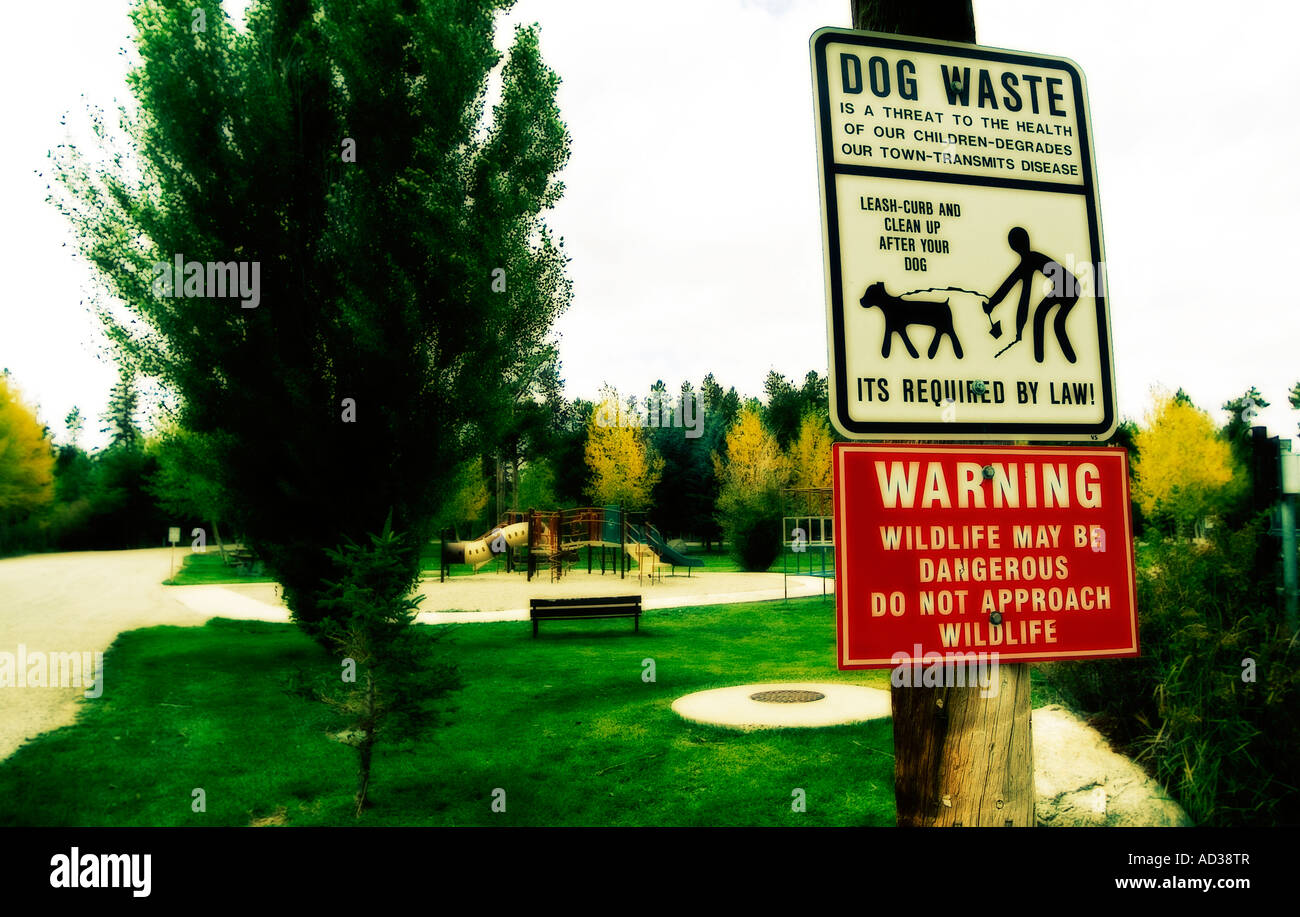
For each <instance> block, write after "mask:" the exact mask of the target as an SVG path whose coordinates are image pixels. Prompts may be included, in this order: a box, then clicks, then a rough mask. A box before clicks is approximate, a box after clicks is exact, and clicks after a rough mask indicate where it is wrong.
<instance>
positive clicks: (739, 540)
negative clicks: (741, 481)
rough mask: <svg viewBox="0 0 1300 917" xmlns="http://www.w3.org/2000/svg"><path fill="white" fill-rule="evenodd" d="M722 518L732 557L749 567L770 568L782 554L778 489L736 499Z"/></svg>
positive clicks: (757, 569) (757, 568)
mask: <svg viewBox="0 0 1300 917" xmlns="http://www.w3.org/2000/svg"><path fill="white" fill-rule="evenodd" d="M719 521H720V522H721V523H722V530H723V533H724V535H725V536H726V539H727V544H728V545H729V546H730V549H731V556H732V557H734V558H735V559H736V562H737V563H739V564H740V566H741V567H743V568H744V569H746V570H753V571H757V572H760V573H761V572H763V571H766V570H767V569H768V568H769V567H771V566H772V564H773V563H774V562H775V561H776V558H777V556H778V555H779V554H780V553H781V502H780V493H779V492H777V491H764V492H760V493H758V494H755V495H753V496H752V497H749V498H748V499H744V500H737V501H734V502H732V503H731V504H730V505H729V506H728V508H727V509H726V510H724V511H723V512H721V513H720V515H719Z"/></svg>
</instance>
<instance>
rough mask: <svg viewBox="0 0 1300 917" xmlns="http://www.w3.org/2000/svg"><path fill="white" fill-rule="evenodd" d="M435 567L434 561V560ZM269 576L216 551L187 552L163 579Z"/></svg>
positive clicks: (175, 582)
mask: <svg viewBox="0 0 1300 917" xmlns="http://www.w3.org/2000/svg"><path fill="white" fill-rule="evenodd" d="M435 569H436V562H435ZM273 582H275V580H273V579H272V578H271V577H269V576H260V575H258V576H254V575H251V574H242V573H240V572H239V571H238V569H237V568H236V567H233V566H230V565H228V564H227V563H225V561H223V560H222V559H221V554H220V553H219V552H218V551H215V550H213V551H210V552H208V553H204V554H194V553H187V554H186V555H185V559H184V560H183V561H182V562H181V567H180V569H179V570H177V571H176V573H175V574H174V575H173V576H172V577H170V578H169V579H165V580H163V585H164V586H217V585H228V584H230V583H273Z"/></svg>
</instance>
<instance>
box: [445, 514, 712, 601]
mask: <svg viewBox="0 0 1300 917" xmlns="http://www.w3.org/2000/svg"><path fill="white" fill-rule="evenodd" d="M448 534H449V533H446V532H444V533H443V538H442V540H441V545H442V547H441V559H440V564H439V582H445V581H446V579H447V577H448V576H449V575H450V572H451V565H452V564H461V563H463V564H471V565H473V567H474V571H475V572H478V571H479V570H480V569H482V568H483V566H485V565H486V564H489V563H491V562H492V561H494V560H496V559H498V558H504V560H505V565H506V571H507V572H511V571H513V570H514V569H515V568H516V567H518V566H523V567H525V569H526V571H527V577H528V580H529V581H530V582H531V581H532V578H533V576H535V575H537V574H538V571H539V569H541V568H543V567H545V568H546V569H547V570H549V571H550V578H551V582H555V581H557V580H559V579H561V578H562V577H563V576H564V574H565V573H566V572H568V571H569V570H570V569H572V567H573V566H574V564H576V563H578V562H579V560H580V559H581V550H582V548H586V549H587V572H588V573H591V572H593V569H594V566H595V549H596V548H600V572H601V573H602V574H604V573H605V572H606V569H607V567H608V569H611V570H612V571H613V572H616V573H618V574H619V577H620V579H621V578H625V577H626V576H627V574H628V571H629V569H630V566H629V565H630V563H632V562H635V563H636V566H637V577H638V579H642V578H645V577H647V576H649V577H651V578H656V577H662V575H663V570H664V569H669V570H671V571H673V572H674V573H675V572H676V568H677V567H685V568H686V573H687V576H689V575H690V568H691V567H698V566H701V565H703V563H704V561H703V560H702V559H701V558H698V557H688V556H687V555H685V554H682V553H681V552H680V551H678V550H676V549H675V548H673V547H671V546H670V545H669V544H668V543H667V541H665V540H664V538H663V536H661V535H660V534H659V531H658V529H656V528H655V527H654V526H653V525H651V524H650V523H649V521H648V520H647V519H646V514H645V513H643V512H634V511H631V510H624V509H623V508H622V507H620V506H605V507H596V506H584V507H578V508H576V509H562V510H553V511H545V512H539V511H537V510H531V509H530V510H529V511H528V512H526V513H508V514H506V517H505V518H504V519H502V520H501V522H500V524H498V525H497V526H496V527H494V528H493V529H492V530H491V531H489V532H487V533H485V534H484V535H482V536H481V537H479V538H474V539H471V540H469V541H455V540H451V539H449V538H448V537H447V536H448ZM520 555H522V556H520Z"/></svg>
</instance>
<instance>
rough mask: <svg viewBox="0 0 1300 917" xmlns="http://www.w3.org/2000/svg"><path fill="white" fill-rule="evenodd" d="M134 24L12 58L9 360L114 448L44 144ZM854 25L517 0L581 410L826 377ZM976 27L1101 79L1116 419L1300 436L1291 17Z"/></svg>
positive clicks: (63, 16) (1061, 16)
mask: <svg viewBox="0 0 1300 917" xmlns="http://www.w3.org/2000/svg"><path fill="white" fill-rule="evenodd" d="M128 8H129V3H128V2H127V0H42V2H39V3H25V4H16V5H13V6H11V7H10V8H9V9H8V10H7V16H6V18H7V21H8V22H9V27H8V28H7V29H6V30H5V33H4V37H3V38H0V48H2V49H3V50H2V53H0V84H2V85H4V86H5V87H7V88H6V92H5V96H4V103H3V104H4V107H3V112H2V113H3V123H4V124H5V125H6V127H7V128H8V130H7V131H6V137H5V143H4V144H3V148H2V149H0V189H2V192H0V201H3V205H4V214H5V219H4V220H3V223H0V259H3V260H2V261H0V269H3V276H4V277H5V279H6V282H7V287H8V295H6V296H5V297H3V298H0V367H8V368H9V369H10V370H11V371H12V373H13V377H14V379H15V381H16V382H17V383H18V385H19V386H20V387H21V388H22V389H23V391H24V392H25V394H26V396H27V399H28V400H29V401H34V402H36V403H37V404H38V405H39V408H40V415H41V419H42V420H43V421H44V422H45V423H47V424H49V426H50V428H51V429H52V430H53V431H54V433H55V435H56V436H62V434H63V417H64V415H65V414H66V413H67V412H68V410H70V409H71V407H72V406H73V405H79V406H80V407H81V409H82V413H83V416H85V417H87V424H86V426H87V431H88V433H90V432H91V431H96V430H98V428H99V426H100V424H99V422H98V421H99V415H100V414H101V413H102V412H103V410H104V406H105V404H106V402H107V395H108V391H109V388H110V387H111V386H112V384H113V382H114V381H115V380H116V369H115V367H114V366H113V365H112V363H111V362H107V361H105V360H103V358H102V356H100V355H99V352H100V348H101V347H102V340H103V339H102V335H101V334H100V332H99V330H98V327H97V323H96V320H95V319H94V317H93V316H92V315H91V314H90V313H89V312H88V311H87V310H86V306H85V305H83V301H88V299H89V293H90V291H91V290H92V289H93V286H94V280H93V277H92V275H91V272H90V271H89V270H88V268H87V267H86V265H85V264H84V263H83V262H81V261H80V260H79V259H78V258H77V257H75V256H74V249H73V246H72V243H71V240H70V237H69V234H68V230H67V226H66V225H65V224H64V222H63V221H62V218H61V217H60V216H59V215H58V213H57V212H56V211H55V210H54V209H53V208H52V207H51V206H49V205H48V204H46V203H44V197H45V186H46V183H47V177H48V170H46V168H45V162H46V152H47V151H48V150H50V149H51V148H53V147H54V146H55V145H56V144H58V143H60V142H62V141H63V140H65V139H66V137H67V136H68V131H69V130H70V131H71V132H72V133H71V136H73V137H74V138H84V137H85V136H86V131H85V116H84V106H85V103H86V102H87V101H89V102H93V103H96V104H99V105H102V106H104V107H105V108H108V109H109V110H110V111H111V110H113V109H114V108H115V106H116V104H117V102H118V101H120V100H122V99H124V98H125V84H124V80H123V77H124V74H125V70H126V57H125V56H124V55H123V54H122V53H121V52H120V51H119V49H120V48H122V47H124V46H126V45H127V44H128V42H129V22H128V20H127V16H126V11H127V9H128ZM848 9H849V3H848V0H662V2H659V3H655V4H630V3H618V2H595V0H581V2H579V0H520V2H519V3H518V5H517V7H516V9H515V11H514V12H513V13H512V14H511V15H510V16H509V17H508V19H507V20H506V24H505V25H506V27H505V28H503V30H502V35H501V39H500V42H499V43H500V44H504V42H505V41H506V40H508V37H509V30H508V25H509V24H511V23H514V22H534V21H536V22H539V23H540V24H541V26H542V51H543V54H544V57H545V59H546V60H547V62H548V63H549V65H550V66H551V67H552V68H553V69H555V70H556V71H557V72H558V73H559V75H560V77H561V79H562V80H563V84H562V86H561V90H560V97H559V102H560V108H561V112H562V114H563V117H564V118H565V120H566V122H567V123H568V125H569V129H570V132H571V133H572V136H573V156H572V159H571V161H570V164H569V166H568V168H567V169H566V170H565V173H564V175H563V179H564V181H565V183H566V185H567V189H568V190H567V194H566V196H565V199H564V201H563V202H562V203H561V205H560V206H559V208H557V210H556V211H555V212H554V213H553V215H552V216H551V217H550V220H549V222H550V223H551V225H552V226H553V228H554V229H555V231H556V232H557V233H558V234H560V235H563V236H564V237H565V247H566V250H568V251H569V252H570V254H571V256H572V258H573V261H572V263H571V264H570V274H571V276H572V278H573V280H574V289H575V297H574V302H573V306H572V307H571V309H570V310H569V312H568V313H567V314H566V315H565V316H564V317H562V318H561V320H560V322H559V324H558V330H559V331H560V333H561V335H562V338H561V356H562V359H563V363H564V367H563V372H564V376H565V378H566V382H567V385H566V388H567V391H568V394H569V395H570V396H584V397H589V398H590V397H592V396H594V395H595V394H596V392H597V390H598V388H599V387H600V385H601V384H602V383H606V382H607V383H610V384H613V385H615V386H617V387H618V388H619V389H620V390H622V391H624V392H626V393H638V394H644V393H645V392H647V391H648V389H649V387H650V386H651V385H652V384H653V383H654V381H655V380H656V379H660V378H662V379H664V380H665V381H666V382H668V384H669V385H670V386H671V387H673V388H675V387H676V386H677V385H678V384H679V382H680V381H681V380H682V379H683V378H689V379H691V380H692V381H693V382H695V383H697V384H698V382H699V380H700V379H701V378H702V377H703V376H704V374H705V373H706V372H710V371H712V372H714V373H715V374H716V375H717V376H718V378H719V379H720V381H722V382H723V383H724V384H726V385H735V386H736V387H737V389H738V390H740V391H741V392H742V393H748V394H761V386H762V381H763V377H764V376H765V375H766V374H767V372H768V370H769V369H773V368H775V369H777V370H779V371H781V372H783V373H785V374H786V375H788V376H792V377H794V378H796V379H799V378H802V376H803V375H804V373H806V372H807V371H808V370H809V369H814V368H816V369H818V370H819V371H821V372H823V373H824V372H825V371H826V359H827V356H826V354H827V344H826V327H825V292H824V280H823V274H822V261H821V228H820V211H819V202H818V191H817V174H816V150H815V146H814V136H813V119H812V91H811V75H810V64H809V54H808V38H809V36H810V35H811V34H812V32H813V31H814V30H815V29H817V28H818V27H820V26H824V25H839V26H846V25H847V24H848V18H849V13H848ZM975 16H976V28H977V30H978V36H979V40H980V43H981V44H987V45H994V46H998V47H1004V48H1012V49H1016V50H1022V51H1037V52H1041V53H1044V54H1052V55H1059V56H1064V57H1069V58H1072V59H1073V60H1074V61H1076V62H1077V63H1078V64H1079V65H1080V66H1081V67H1082V69H1083V72H1084V74H1085V76H1086V78H1087V81H1088V91H1089V98H1090V105H1091V112H1092V121H1093V134H1094V139H1095V147H1096V159H1097V172H1098V180H1099V187H1100V197H1099V201H1100V207H1101V215H1102V224H1103V230H1104V233H1105V245H1106V255H1107V261H1108V265H1107V266H1108V278H1107V280H1108V287H1107V288H1108V291H1109V293H1110V296H1111V299H1110V304H1111V310H1112V327H1113V337H1114V349H1115V361H1116V377H1117V381H1118V385H1119V399H1120V412H1121V414H1122V415H1124V416H1128V417H1134V418H1140V417H1141V415H1142V413H1143V411H1144V410H1145V408H1146V406H1147V403H1148V400H1149V399H1148V392H1149V390H1150V388H1151V387H1152V386H1153V385H1164V386H1167V387H1169V388H1174V387H1177V386H1182V387H1183V388H1184V389H1186V390H1187V392H1188V393H1189V394H1190V395H1191V396H1192V398H1193V399H1194V400H1195V401H1196V403H1197V404H1199V405H1200V406H1201V407H1204V408H1207V409H1209V410H1211V412H1212V413H1213V415H1214V416H1215V418H1216V420H1222V419H1223V412H1221V411H1219V410H1218V406H1219V405H1220V404H1222V403H1223V402H1224V401H1225V400H1227V399H1229V398H1231V397H1235V396H1237V395H1239V394H1240V393H1241V392H1242V391H1244V390H1245V389H1246V388H1247V387H1248V386H1250V385H1257V386H1258V387H1259V389H1260V391H1261V392H1262V393H1263V395H1264V397H1265V398H1266V399H1268V400H1269V401H1271V402H1272V404H1273V406H1272V407H1271V408H1269V409H1267V410H1265V411H1264V412H1262V414H1261V415H1260V419H1259V420H1258V421H1256V422H1257V423H1266V424H1267V425H1268V426H1269V427H1270V428H1271V431H1272V432H1273V433H1280V434H1282V435H1283V436H1290V435H1294V434H1295V432H1296V420H1297V417H1298V416H1300V415H1297V414H1296V413H1295V412H1293V411H1291V410H1290V408H1289V406H1288V405H1287V403H1286V391H1287V388H1288V387H1289V386H1290V385H1291V384H1292V383H1294V382H1295V381H1296V380H1297V379H1300V358H1298V357H1297V353H1298V352H1300V317H1298V314H1297V313H1298V309H1297V303H1296V302H1295V301H1294V299H1293V298H1291V297H1290V294H1288V293H1286V292H1285V290H1283V289H1281V288H1280V286H1281V285H1280V283H1279V281H1278V280H1276V279H1271V274H1272V270H1273V269H1274V268H1275V267H1276V268H1279V269H1280V270H1281V271H1282V275H1281V276H1282V277H1283V278H1285V277H1287V276H1289V274H1290V273H1291V265H1292V262H1293V261H1294V259H1295V251H1296V241H1297V240H1296V234H1295V230H1294V225H1295V224H1294V216H1293V215H1294V214H1295V213H1296V212H1297V210H1300V179H1297V172H1296V168H1295V165H1294V160H1295V156H1296V150H1297V149H1300V121H1298V120H1297V119H1296V117H1295V115H1294V111H1295V101H1294V100H1295V98H1296V97H1297V93H1298V92H1300V86H1298V85H1297V83H1296V81H1295V78H1294V73H1295V69H1296V68H1295V65H1294V63H1293V62H1294V51H1293V48H1292V47H1291V45H1292V36H1293V35H1294V33H1295V31H1296V27H1297V25H1300V5H1296V4H1292V3H1290V2H1283V0H1273V2H1265V0H1246V2H1241V3H1236V4H1233V5H1232V6H1231V9H1230V14H1228V15H1225V7H1224V6H1223V4H1222V3H1221V2H1216V3H1214V4H1210V3H1203V2H1190V0H1161V2H1145V3H1137V2H1133V0H1105V2H1101V0H1093V2H1089V3H1087V4H1082V3H1079V2H1077V0H1076V2H1062V0H976V2H975ZM83 93H84V96H85V98H84V99H83ZM64 112H68V113H69V118H68V124H69V128H65V127H63V126H61V124H60V119H61V116H62V114H63V113H64ZM38 170H39V171H44V172H46V176H37V175H36V174H35V173H36V172H37V171H38ZM65 243H66V244H65ZM85 441H86V442H88V443H89V444H92V445H93V444H97V443H99V442H101V441H102V439H101V438H99V437H97V436H87V437H86V440H85Z"/></svg>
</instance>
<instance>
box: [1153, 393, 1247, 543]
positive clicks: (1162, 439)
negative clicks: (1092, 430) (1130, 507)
mask: <svg viewBox="0 0 1300 917" xmlns="http://www.w3.org/2000/svg"><path fill="white" fill-rule="evenodd" d="M1133 447H1134V449H1135V450H1136V451H1137V458H1136V460H1135V461H1134V463H1133V498H1134V499H1135V500H1136V501H1137V504H1138V506H1140V507H1141V508H1142V512H1143V513H1144V514H1145V515H1146V517H1147V519H1148V520H1150V521H1152V522H1154V523H1156V524H1157V525H1159V526H1162V527H1164V528H1165V529H1166V531H1169V530H1172V531H1174V532H1175V533H1176V534H1178V535H1180V536H1185V535H1188V534H1192V533H1199V530H1200V529H1201V527H1202V526H1203V525H1204V523H1205V521H1206V520H1207V519H1209V518H1211V517H1213V516H1216V515H1218V514H1220V513H1223V512H1225V511H1226V510H1227V509H1229V508H1230V507H1231V506H1232V504H1233V503H1234V502H1235V501H1236V500H1237V499H1238V497H1239V496H1240V495H1241V494H1242V492H1243V487H1244V484H1245V477H1244V475H1243V473H1242V469H1240V468H1239V467H1238V465H1237V462H1236V460H1235V459H1234V458H1233V455H1232V449H1231V447H1230V446H1229V444H1228V442H1227V440H1225V439H1224V438H1223V437H1222V436H1221V435H1220V434H1219V431H1218V430H1217V429H1216V428H1215V425H1214V421H1213V420H1212V419H1211V418H1210V415H1209V414H1207V413H1205V412H1204V411H1202V410H1200V409H1199V408H1197V407H1196V406H1195V405H1194V404H1192V403H1191V400H1190V399H1188V398H1187V397H1186V396H1185V395H1183V394H1182V393H1181V391H1180V392H1179V393H1178V394H1177V395H1170V394H1168V393H1167V392H1162V393H1159V394H1157V395H1156V396H1155V398H1154V401H1153V404H1152V407H1151V410H1150V411H1148V412H1147V416H1146V420H1145V424H1144V426H1143V428H1142V429H1141V430H1140V431H1139V432H1138V434H1137V436H1136V437H1134V440H1133Z"/></svg>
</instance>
